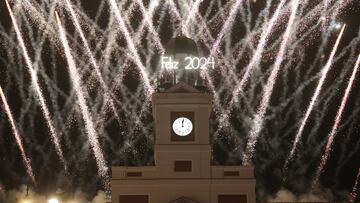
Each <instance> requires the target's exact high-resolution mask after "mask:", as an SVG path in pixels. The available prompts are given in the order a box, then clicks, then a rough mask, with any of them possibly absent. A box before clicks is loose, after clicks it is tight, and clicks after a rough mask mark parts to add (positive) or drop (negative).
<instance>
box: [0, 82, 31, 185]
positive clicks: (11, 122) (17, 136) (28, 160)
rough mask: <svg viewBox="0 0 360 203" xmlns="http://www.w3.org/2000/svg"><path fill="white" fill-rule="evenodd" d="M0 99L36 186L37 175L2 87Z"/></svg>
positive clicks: (28, 172)
mask: <svg viewBox="0 0 360 203" xmlns="http://www.w3.org/2000/svg"><path fill="white" fill-rule="evenodd" d="M0 97H1V99H2V102H3V104H4V109H5V112H6V115H7V117H8V120H9V122H10V124H11V130H12V132H13V134H14V137H15V140H16V144H17V145H18V147H19V150H20V153H21V156H22V158H23V162H24V165H25V168H26V172H27V174H28V175H29V177H30V178H31V180H32V182H33V183H34V184H35V185H36V181H35V175H34V173H33V170H32V167H31V161H30V159H29V158H28V157H27V156H26V153H25V150H24V147H23V144H22V140H21V137H20V135H19V133H18V131H17V128H16V125H15V122H14V118H13V117H12V113H11V110H10V107H9V104H8V103H7V100H6V97H5V95H4V92H3V90H2V88H1V87H0Z"/></svg>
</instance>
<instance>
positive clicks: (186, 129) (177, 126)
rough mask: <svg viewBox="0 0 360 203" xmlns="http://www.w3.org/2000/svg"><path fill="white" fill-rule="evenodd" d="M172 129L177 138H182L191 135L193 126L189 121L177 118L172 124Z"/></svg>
mask: <svg viewBox="0 0 360 203" xmlns="http://www.w3.org/2000/svg"><path fill="white" fill-rule="evenodd" d="M172 129H173V131H174V132H175V133H176V134H177V135H178V136H182V137H184V136H187V135H189V134H190V133H191V131H192V130H193V124H192V122H191V120H190V119H188V118H186V117H179V118H177V119H175V121H174V122H173V124H172Z"/></svg>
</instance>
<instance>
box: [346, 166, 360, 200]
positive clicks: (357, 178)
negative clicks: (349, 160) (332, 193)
mask: <svg viewBox="0 0 360 203" xmlns="http://www.w3.org/2000/svg"><path fill="white" fill-rule="evenodd" d="M359 179H360V168H359V171H358V174H357V176H356V180H355V184H354V187H353V188H352V191H351V193H350V199H349V201H350V202H354V201H355V199H356V197H357V195H358V194H357V192H356V191H357V187H358V184H359Z"/></svg>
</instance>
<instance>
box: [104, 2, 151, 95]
mask: <svg viewBox="0 0 360 203" xmlns="http://www.w3.org/2000/svg"><path fill="white" fill-rule="evenodd" d="M108 1H109V3H110V6H111V8H112V10H113V12H114V14H115V17H116V19H117V21H118V23H119V25H120V29H121V30H122V32H123V34H124V37H125V39H126V43H127V45H128V47H129V49H130V52H131V53H132V54H133V57H134V62H135V64H136V65H137V67H138V68H139V70H140V75H141V77H142V80H143V81H144V85H145V87H146V91H147V95H151V94H152V93H153V91H154V89H153V87H152V86H151V84H150V81H149V77H148V74H147V73H146V70H145V69H146V68H145V67H144V65H143V64H142V62H141V58H140V56H139V55H138V53H137V51H136V48H135V45H134V43H133V41H132V39H131V36H130V33H129V31H128V29H127V28H126V25H125V23H124V20H123V18H122V17H121V14H120V11H119V8H118V7H117V4H116V2H115V0H108Z"/></svg>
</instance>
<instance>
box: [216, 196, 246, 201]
mask: <svg viewBox="0 0 360 203" xmlns="http://www.w3.org/2000/svg"><path fill="white" fill-rule="evenodd" d="M246 202H247V198H246V195H238V194H231V195H230V194H229V195H218V203H246Z"/></svg>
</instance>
